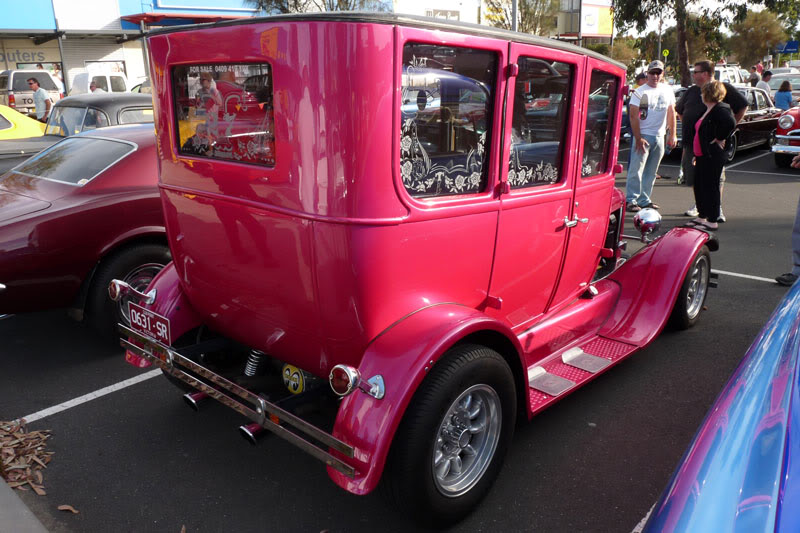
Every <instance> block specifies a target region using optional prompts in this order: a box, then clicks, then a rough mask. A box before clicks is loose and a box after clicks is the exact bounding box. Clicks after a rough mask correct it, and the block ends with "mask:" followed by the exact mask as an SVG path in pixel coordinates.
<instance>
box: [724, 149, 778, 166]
mask: <svg viewBox="0 0 800 533" xmlns="http://www.w3.org/2000/svg"><path fill="white" fill-rule="evenodd" d="M771 153H772V152H764V153H763V154H758V155H754V156H753V157H751V158H750V159H743V160H741V161H739V162H738V163H734V164H732V165H728V166H726V167H725V168H726V169H729V168H733V167H738V166H739V165H742V164H744V163H749V162H750V161H753V160H756V159H758V158H759V157H764V156H765V155H769V154H771Z"/></svg>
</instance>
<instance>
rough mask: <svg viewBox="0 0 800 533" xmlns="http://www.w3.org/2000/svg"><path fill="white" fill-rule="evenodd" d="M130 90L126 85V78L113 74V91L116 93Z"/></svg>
mask: <svg viewBox="0 0 800 533" xmlns="http://www.w3.org/2000/svg"><path fill="white" fill-rule="evenodd" d="M127 90H128V88H127V87H125V80H124V79H122V76H111V92H114V93H124V92H126V91H127Z"/></svg>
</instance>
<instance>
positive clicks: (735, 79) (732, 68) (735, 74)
mask: <svg viewBox="0 0 800 533" xmlns="http://www.w3.org/2000/svg"><path fill="white" fill-rule="evenodd" d="M714 79H715V80H718V81H723V82H728V83H730V84H731V85H735V86H737V87H745V86H749V85H750V77H749V75H748V76H747V77H745V76H743V75H742V72H741V69H740V68H739V65H738V64H737V63H728V64H726V65H715V66H714Z"/></svg>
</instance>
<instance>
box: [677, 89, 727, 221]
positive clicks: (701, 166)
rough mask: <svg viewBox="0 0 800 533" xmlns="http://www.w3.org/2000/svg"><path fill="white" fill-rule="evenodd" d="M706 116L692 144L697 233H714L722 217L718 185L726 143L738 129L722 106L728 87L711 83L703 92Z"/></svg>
mask: <svg viewBox="0 0 800 533" xmlns="http://www.w3.org/2000/svg"><path fill="white" fill-rule="evenodd" d="M701 94H702V97H703V103H704V104H705V105H706V112H705V114H704V115H703V116H702V117H700V120H698V121H697V122H696V123H695V125H694V127H695V132H696V134H695V136H694V143H693V146H692V148H693V150H694V156H695V159H694V164H695V181H694V198H695V202H696V204H697V211H698V214H699V216H698V218H695V219H694V220H692V221H691V222H689V223H688V225H690V226H694V227H696V228H698V229H704V230H711V231H715V230H716V229H717V227H718V226H717V220H718V218H719V213H720V194H719V182H720V175H721V174H722V166H723V165H724V164H725V160H726V156H725V143H726V141H727V139H728V137H730V135H731V134H732V133H733V130H734V129H735V128H736V119H735V118H734V117H733V111H731V108H730V106H729V105H728V104H726V103H723V102H722V100H723V99H724V98H725V94H726V90H725V85H724V84H723V83H722V82H719V81H717V80H712V81H709V82H708V83H706V84H705V85H703V87H702V89H701Z"/></svg>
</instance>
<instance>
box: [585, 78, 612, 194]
mask: <svg viewBox="0 0 800 533" xmlns="http://www.w3.org/2000/svg"><path fill="white" fill-rule="evenodd" d="M618 83H619V78H617V77H616V76H614V75H613V74H609V73H608V72H603V71H601V70H593V71H592V78H591V80H590V82H589V102H588V104H587V106H586V130H585V131H584V134H583V162H582V163H581V176H582V177H584V178H585V177H587V176H595V175H597V174H602V173H603V172H606V171H607V170H608V166H609V165H608V161H609V158H608V155H609V147H610V146H609V145H610V143H611V122H612V121H613V120H614V117H615V116H616V105H617V98H616V96H617V88H618Z"/></svg>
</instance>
